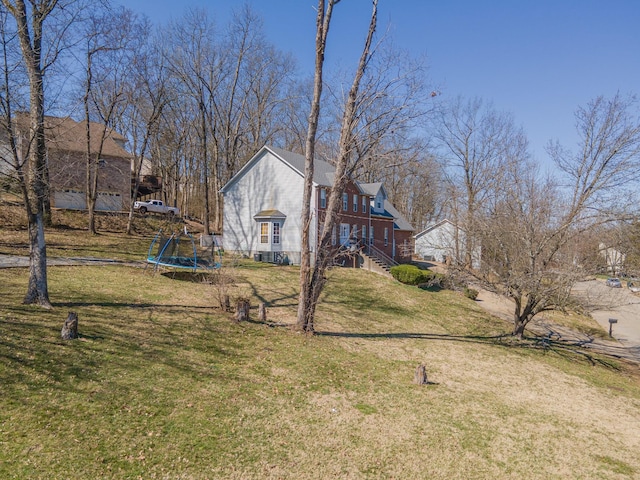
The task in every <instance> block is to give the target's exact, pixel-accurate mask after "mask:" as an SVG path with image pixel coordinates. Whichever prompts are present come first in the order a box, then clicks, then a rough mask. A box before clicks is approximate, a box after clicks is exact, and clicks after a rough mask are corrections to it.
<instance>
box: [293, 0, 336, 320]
mask: <svg viewBox="0 0 640 480" xmlns="http://www.w3.org/2000/svg"><path fill="white" fill-rule="evenodd" d="M339 1H340V0H329V3H328V4H327V6H326V10H325V2H324V0H318V15H317V17H316V58H315V76H314V79H313V99H312V101H311V112H310V113H309V126H308V129H307V136H306V142H305V166H304V190H303V195H302V216H301V225H302V232H301V233H302V235H301V248H300V296H299V298H298V319H297V327H298V328H299V329H300V330H302V331H308V332H313V316H314V312H313V311H311V312H310V311H309V310H311V309H312V308H313V310H315V308H314V307H313V306H312V305H311V295H312V292H311V244H310V230H311V197H312V195H313V172H314V163H313V161H314V159H315V154H316V151H315V147H316V135H317V133H318V122H319V119H320V100H321V98H322V86H323V70H324V52H325V49H326V46H327V35H328V34H329V27H330V26H331V16H332V14H333V7H334V5H335V4H336V3H338V2H339Z"/></svg>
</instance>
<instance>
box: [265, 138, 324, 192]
mask: <svg viewBox="0 0 640 480" xmlns="http://www.w3.org/2000/svg"><path fill="white" fill-rule="evenodd" d="M267 148H268V149H269V150H271V151H272V152H273V153H275V154H276V155H278V156H279V157H280V158H282V159H283V160H284V161H285V162H287V163H288V164H289V165H291V166H292V167H293V168H295V169H296V170H297V171H298V172H300V174H301V175H303V176H304V165H305V157H304V155H300V154H299V153H293V152H288V151H287V150H283V149H281V148H277V147H271V146H267ZM313 166H314V168H313V181H314V182H315V183H317V184H318V185H322V186H323V187H330V186H332V185H333V174H334V173H335V170H336V169H335V168H334V167H333V165H331V164H330V163H327V162H325V161H323V160H318V159H317V158H316V160H315V161H314V162H313Z"/></svg>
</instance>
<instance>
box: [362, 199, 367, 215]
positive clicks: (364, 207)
mask: <svg viewBox="0 0 640 480" xmlns="http://www.w3.org/2000/svg"><path fill="white" fill-rule="evenodd" d="M367 198H368V197H365V196H364V195H363V196H362V213H367Z"/></svg>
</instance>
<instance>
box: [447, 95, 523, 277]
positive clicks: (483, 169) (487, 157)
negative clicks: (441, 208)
mask: <svg viewBox="0 0 640 480" xmlns="http://www.w3.org/2000/svg"><path fill="white" fill-rule="evenodd" d="M435 121H436V122H437V123H436V124H435V132H436V134H435V139H436V141H437V142H438V146H439V147H440V152H441V154H442V157H443V159H444V164H445V171H446V172H447V177H446V178H447V179H448V181H449V183H450V188H451V190H452V192H454V195H455V197H454V198H455V200H456V201H455V203H453V204H451V205H450V207H455V209H453V208H452V209H451V210H450V216H452V217H453V218H452V220H453V221H454V222H455V223H456V224H457V225H459V226H460V227H461V228H463V229H464V230H466V231H467V232H472V231H473V230H474V222H475V218H476V216H477V214H479V213H480V212H479V209H480V208H481V205H483V204H485V203H486V202H487V201H488V196H489V195H491V194H492V192H493V191H494V189H495V187H496V186H498V185H499V184H500V182H501V178H500V177H501V172H503V170H504V168H505V162H507V161H508V159H509V157H514V154H513V153H509V149H512V150H513V149H515V150H520V151H522V150H524V149H526V148H527V145H526V138H525V136H524V134H523V132H522V131H521V130H520V129H517V128H516V127H515V126H514V123H513V119H512V117H511V116H510V115H509V114H505V113H500V112H497V111H495V110H494V109H493V108H492V107H491V106H485V105H484V104H483V102H482V100H480V99H473V100H469V101H465V100H463V99H462V98H460V97H458V98H457V99H455V101H454V102H452V103H451V104H450V105H446V106H445V107H444V108H443V109H442V110H440V112H439V114H438V115H436V116H435ZM515 155H517V156H519V157H522V155H520V154H519V153H517V154H515ZM474 242H475V237H474V235H472V234H468V235H465V245H464V248H463V250H464V257H465V258H464V260H463V262H464V264H465V265H466V266H467V267H469V266H471V263H472V252H473V251H474V249H475V245H474ZM459 260H462V259H459Z"/></svg>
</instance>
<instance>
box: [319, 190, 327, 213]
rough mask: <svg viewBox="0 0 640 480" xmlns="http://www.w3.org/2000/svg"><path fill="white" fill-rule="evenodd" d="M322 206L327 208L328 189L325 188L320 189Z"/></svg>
mask: <svg viewBox="0 0 640 480" xmlns="http://www.w3.org/2000/svg"><path fill="white" fill-rule="evenodd" d="M320 208H327V191H326V190H325V189H324V188H321V189H320Z"/></svg>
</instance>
